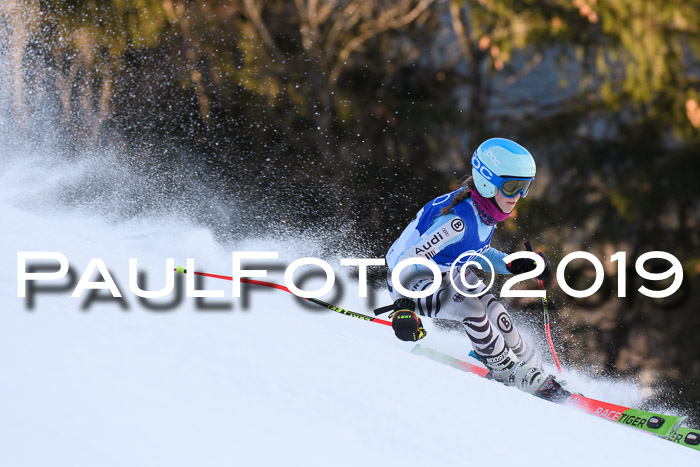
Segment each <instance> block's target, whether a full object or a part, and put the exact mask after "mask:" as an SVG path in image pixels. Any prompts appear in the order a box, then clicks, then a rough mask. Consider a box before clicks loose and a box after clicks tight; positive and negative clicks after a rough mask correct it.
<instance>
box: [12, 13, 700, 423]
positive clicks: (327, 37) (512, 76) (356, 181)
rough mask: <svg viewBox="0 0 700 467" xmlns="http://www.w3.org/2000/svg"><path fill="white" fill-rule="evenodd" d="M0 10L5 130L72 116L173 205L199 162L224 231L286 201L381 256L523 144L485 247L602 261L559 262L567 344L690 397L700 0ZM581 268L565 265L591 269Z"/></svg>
mask: <svg viewBox="0 0 700 467" xmlns="http://www.w3.org/2000/svg"><path fill="white" fill-rule="evenodd" d="M0 32H1V33H2V42H3V43H4V47H5V48H6V52H5V54H6V57H5V60H6V61H7V62H9V63H10V65H11V66H10V69H9V72H10V74H11V76H10V79H9V82H10V83H11V87H12V89H11V90H9V91H7V90H6V92H8V93H9V95H10V96H11V99H10V104H9V105H10V107H11V108H9V109H6V111H7V112H9V113H10V114H11V115H12V117H13V121H14V125H15V127H16V132H19V133H22V132H24V137H25V138H26V139H28V140H36V139H41V138H42V137H45V136H46V135H42V134H41V132H37V127H36V125H31V124H29V123H27V122H31V121H37V119H39V120H41V119H51V120H52V121H59V122H60V123H61V124H60V131H59V134H58V135H53V137H55V138H58V139H60V141H61V143H62V144H61V147H62V148H64V152H65V154H64V156H65V157H68V158H69V159H70V158H71V157H79V156H78V154H80V153H81V152H83V151H90V150H96V149H99V148H103V147H118V148H119V151H120V154H122V156H121V157H122V159H123V160H122V162H123V164H125V165H128V166H130V167H132V168H134V169H135V170H139V171H142V172H144V173H150V174H152V175H154V180H156V181H158V183H157V184H159V188H158V189H159V190H160V191H159V193H160V195H161V197H162V200H163V201H162V202H163V203H165V202H166V201H165V200H167V198H168V196H169V195H171V194H172V192H173V191H177V190H178V188H177V186H178V180H183V179H185V178H187V179H192V178H193V177H194V178H195V179H197V180H199V181H201V183H202V184H207V185H208V186H211V187H213V188H214V189H215V190H216V191H217V192H218V193H220V194H221V196H224V197H227V198H231V199H235V200H240V201H241V202H242V205H245V206H246V207H245V208H244V209H246V211H245V212H242V211H236V212H219V211H217V210H216V209H214V208H211V209H208V208H207V207H206V206H203V207H200V209H198V210H197V211H196V212H194V213H192V215H193V216H195V217H197V218H198V219H199V220H200V221H201V222H203V223H205V224H207V225H210V226H211V227H212V228H213V229H214V230H215V231H216V232H217V234H218V235H220V236H221V237H222V238H230V237H235V236H245V235H247V233H248V232H251V231H254V229H255V228H258V227H260V226H264V225H266V223H267V222H269V219H270V218H274V219H275V222H277V223H279V225H284V226H286V228H288V229H290V230H295V231H302V232H303V231H310V230H316V231H317V230H318V229H321V228H322V229H326V231H330V232H335V231H340V232H343V235H344V236H345V237H346V238H348V239H349V240H348V242H349V244H350V246H347V247H348V248H351V249H353V250H354V251H361V252H363V253H364V255H365V256H367V257H370V256H371V257H382V256H383V255H384V253H385V252H386V250H387V249H388V247H389V246H390V245H391V243H392V242H393V240H394V239H395V237H396V236H397V235H398V233H399V232H400V231H401V230H402V229H403V228H404V226H405V225H406V223H407V222H408V221H409V220H410V219H411V218H412V217H413V216H414V215H415V213H416V211H417V210H418V209H419V207H420V206H422V205H423V204H424V203H425V202H426V201H428V200H429V199H431V198H433V197H435V196H437V195H439V194H442V193H444V192H447V191H449V190H451V189H454V188H455V187H456V186H457V185H456V184H457V181H456V180H457V179H459V178H460V177H461V176H462V175H464V174H466V173H468V171H469V156H470V154H471V153H472V152H473V151H474V149H475V148H476V146H478V144H479V143H480V142H481V141H482V140H484V139H485V138H488V137H493V136H501V137H507V138H511V139H514V140H516V141H518V142H520V143H521V144H523V145H524V146H525V147H527V148H528V149H530V151H531V152H532V153H533V155H534V156H535V159H536V160H537V164H538V170H537V179H536V183H535V186H534V188H533V191H532V192H531V195H530V196H528V198H527V199H525V200H523V201H521V202H520V203H519V205H518V208H517V212H516V213H515V214H514V215H513V216H512V217H511V219H509V220H507V221H506V222H505V223H503V224H502V227H501V228H499V229H498V231H497V235H496V236H495V238H494V242H493V245H494V246H496V247H498V248H500V249H502V250H505V251H514V250H519V249H522V243H523V241H524V240H527V239H530V240H532V242H533V244H535V246H536V247H537V248H538V249H540V250H542V251H545V252H546V253H547V255H548V256H549V257H550V259H551V260H552V261H553V263H554V264H555V265H556V264H557V262H558V261H559V260H560V259H561V258H562V257H564V256H565V255H566V254H567V253H570V252H572V251H577V250H584V251H589V252H591V253H593V254H595V255H596V256H597V257H598V258H600V259H601V261H602V262H603V264H604V266H605V269H606V282H605V284H604V286H603V288H602V289H601V291H599V292H598V293H597V294H595V295H594V296H593V297H590V298H589V299H581V300H577V299H573V298H571V297H568V296H567V295H565V294H563V293H562V292H561V291H560V290H558V288H557V286H556V284H555V283H551V284H549V296H550V303H551V308H552V314H553V318H552V319H553V321H554V324H553V329H554V338H555V341H556V343H557V347H558V348H559V353H560V359H562V360H563V361H565V362H579V363H581V364H582V366H583V367H589V368H592V369H593V372H594V374H611V375H621V376H632V377H636V378H638V380H639V381H640V382H641V383H642V384H643V385H645V386H648V387H651V388H655V389H656V390H657V397H659V398H663V397H668V396H669V394H677V393H680V394H681V395H680V396H679V398H678V399H677V400H676V402H677V403H679V404H681V405H682V406H684V407H687V408H690V409H692V410H695V411H700V407H699V406H698V404H697V402H696V401H697V398H698V396H700V386H698V384H697V382H698V380H699V379H700V346H699V345H698V344H697V341H696V339H697V336H698V334H699V333H700V323H699V320H698V311H697V310H698V307H699V305H700V292H699V291H700V281H699V280H698V274H699V273H700V250H699V246H700V227H699V225H698V223H699V222H700V201H699V200H700V197H698V186H699V184H698V180H699V179H700V161H699V158H700V96H699V80H700V66H699V65H700V62H699V61H698V58H699V57H700V55H699V53H700V2H697V1H686V2H676V1H670V0H668V1H666V0H649V1H638V0H608V1H597V0H574V1H564V0H544V1H530V0H523V1H506V0H478V1H476V0H474V1H466V0H465V1H447V0H442V1H441V0H392V1H381V0H268V1H255V0H222V1H200V0H191V1H184V0H161V1H153V0H84V1H83V0H74V1H41V0H2V2H1V4H0ZM47 102H48V103H49V104H48V105H47ZM157 202H158V201H157V200H153V199H149V200H141V201H140V202H138V203H133V204H131V205H130V206H129V207H128V209H130V210H133V211H138V210H139V209H144V208H145V207H144V206H149V205H152V204H154V203H157ZM653 250H662V251H668V252H670V253H672V254H673V255H675V256H676V257H677V258H678V259H679V260H680V261H681V263H682V264H683V268H684V282H683V286H682V288H681V290H680V291H678V292H676V293H675V294H674V295H673V296H671V297H669V298H667V299H651V298H647V297H645V296H643V295H641V294H640V293H639V292H637V288H638V287H640V286H641V285H642V280H641V279H640V278H639V276H638V275H637V274H636V272H635V269H634V261H635V259H636V258H638V257H639V256H640V255H641V254H642V253H645V252H648V251H653ZM617 251H624V252H626V253H627V258H628V261H627V263H628V264H627V266H628V267H627V279H628V287H627V298H626V299H623V298H618V297H617V293H618V290H617V276H616V272H617V266H616V263H612V262H610V256H611V255H612V254H614V253H615V252H617ZM667 268H668V263H665V262H663V261H659V262H658V263H654V262H649V263H647V269H650V270H657V271H663V270H665V269H667ZM592 273H593V268H592V267H590V265H588V266H587V265H586V263H585V262H577V263H575V264H572V265H571V266H570V267H569V268H568V269H567V276H568V277H569V280H570V284H572V285H575V286H576V288H579V289H583V288H586V287H587V286H588V285H589V284H590V283H592ZM379 276H381V274H379ZM377 280H379V279H377ZM669 283H670V280H669V281H667V282H666V284H665V285H666V286H667V285H668V284H669ZM647 285H648V286H649V287H652V288H662V287H663V286H653V285H650V284H647ZM511 306H514V307H524V308H525V310H526V312H525V314H523V315H520V316H525V317H527V319H530V320H531V321H532V322H533V323H539V321H540V320H541V316H540V308H539V306H540V305H539V302H535V301H527V300H522V301H519V302H518V303H511ZM695 415H696V416H700V413H696V414H695ZM696 420H697V419H696ZM696 424H697V423H696Z"/></svg>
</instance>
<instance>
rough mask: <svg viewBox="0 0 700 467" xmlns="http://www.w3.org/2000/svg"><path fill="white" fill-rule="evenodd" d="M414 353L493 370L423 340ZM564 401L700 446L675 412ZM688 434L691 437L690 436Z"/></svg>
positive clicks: (482, 371) (699, 437)
mask: <svg viewBox="0 0 700 467" xmlns="http://www.w3.org/2000/svg"><path fill="white" fill-rule="evenodd" d="M411 353H413V354H416V355H421V356H423V357H427V358H429V359H430V360H434V361H436V362H439V363H442V364H445V365H448V366H451V367H453V368H456V369H458V370H461V371H465V372H467V373H472V374H475V375H478V376H481V377H482V378H483V377H485V376H486V375H487V374H488V372H489V371H488V370H487V369H486V368H484V367H482V366H479V365H475V364H472V363H467V362H465V361H463V360H460V359H458V358H455V357H452V356H450V355H446V354H444V353H442V352H438V351H437V350H433V349H430V348H427V347H423V346H422V345H420V344H417V345H416V346H415V347H414V348H413V350H411ZM563 405H568V406H571V407H575V408H576V409H579V410H582V411H583V412H586V413H588V414H591V415H594V416H596V417H599V418H603V419H605V420H609V421H612V422H617V423H621V424H623V425H627V426H630V427H633V428H637V429H640V430H643V431H646V432H649V433H653V434H655V435H656V436H660V437H662V438H666V439H670V440H671V441H674V442H677V443H679V444H683V445H685V446H689V447H692V448H694V449H699V450H700V448H698V447H697V444H695V445H693V443H700V433H698V430H695V431H693V430H690V431H685V430H686V429H683V428H681V429H680V430H679V428H680V426H681V424H682V423H683V421H684V420H685V418H686V417H683V416H680V417H679V416H675V415H665V414H658V413H654V412H648V411H645V410H637V409H633V408H630V407H625V406H622V405H617V404H611V403H609V402H604V401H599V400H595V399H591V398H589V397H585V396H581V395H578V394H572V395H571V397H570V398H569V399H568V400H567V401H565V402H563ZM681 433H683V434H682V437H681V438H678V435H680V434H681ZM686 437H687V438H688V439H687V440H686Z"/></svg>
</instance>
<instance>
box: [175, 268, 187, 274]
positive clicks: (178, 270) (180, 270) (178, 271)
mask: <svg viewBox="0 0 700 467" xmlns="http://www.w3.org/2000/svg"><path fill="white" fill-rule="evenodd" d="M175 272H176V273H178V274H184V273H185V272H187V270H186V269H185V268H183V267H182V266H178V267H176V268H175Z"/></svg>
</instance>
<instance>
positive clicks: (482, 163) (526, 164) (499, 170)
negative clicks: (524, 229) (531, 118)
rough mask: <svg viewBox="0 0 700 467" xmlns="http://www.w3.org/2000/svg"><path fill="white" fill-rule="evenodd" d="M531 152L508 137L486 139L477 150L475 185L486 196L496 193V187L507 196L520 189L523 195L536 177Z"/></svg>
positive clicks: (473, 169) (474, 157) (473, 163)
mask: <svg viewBox="0 0 700 467" xmlns="http://www.w3.org/2000/svg"><path fill="white" fill-rule="evenodd" d="M535 171H536V167H535V159H534V158H533V157H532V154H530V152H529V151H528V150H527V149H525V148H524V147H522V146H521V145H519V144H518V143H516V142H515V141H511V140H509V139H505V138H491V139H487V140H486V141H484V142H483V143H481V145H480V146H479V147H478V148H477V149H476V151H474V155H473V156H472V176H473V177H474V185H475V186H476V189H477V190H478V191H479V194H481V196H483V197H484V198H492V197H494V196H496V190H501V192H502V193H503V194H504V195H505V196H506V197H508V198H514V197H515V196H517V195H518V193H520V194H521V195H522V197H523V198H524V197H525V196H527V192H528V190H529V188H530V184H531V183H532V180H533V179H534V178H535Z"/></svg>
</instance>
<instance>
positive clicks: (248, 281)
mask: <svg viewBox="0 0 700 467" xmlns="http://www.w3.org/2000/svg"><path fill="white" fill-rule="evenodd" d="M175 272H177V273H179V274H185V273H187V269H185V268H183V267H182V266H178V267H177V268H175ZM193 274H194V275H196V276H204V277H212V278H214V279H223V280H225V281H233V277H231V276H222V275H219V274H209V273H206V272H199V271H193ZM240 281H241V283H243V284H253V285H261V286H263V287H270V288H273V289H279V290H284V291H285V292H288V293H290V294H292V295H294V296H295V297H298V295H295V294H294V292H292V291H291V290H289V289H288V288H287V287H285V286H284V285H280V284H275V283H274V282H265V281H258V280H255V279H247V278H245V277H241V278H240ZM299 298H303V299H305V300H308V301H310V302H311V303H315V304H316V305H319V306H322V307H324V308H327V309H329V310H331V311H335V312H336V313H340V314H342V315H345V316H352V317H353V318H358V319H363V320H365V321H371V322H373V323H378V324H383V325H385V326H391V321H385V320H383V319H379V318H375V317H373V316H367V315H363V314H361V313H355V312H354V311H350V310H346V309H344V308H340V307H338V306H335V305H331V304H330V303H326V302H324V301H323V300H319V299H317V298H306V297H299Z"/></svg>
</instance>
